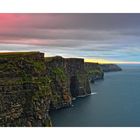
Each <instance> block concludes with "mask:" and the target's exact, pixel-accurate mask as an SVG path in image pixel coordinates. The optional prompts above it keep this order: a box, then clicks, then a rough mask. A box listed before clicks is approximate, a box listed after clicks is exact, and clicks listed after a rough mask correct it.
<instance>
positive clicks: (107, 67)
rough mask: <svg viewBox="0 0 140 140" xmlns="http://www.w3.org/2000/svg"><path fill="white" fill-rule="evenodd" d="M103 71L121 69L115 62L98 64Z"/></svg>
mask: <svg viewBox="0 0 140 140" xmlns="http://www.w3.org/2000/svg"><path fill="white" fill-rule="evenodd" d="M100 67H101V69H102V70H103V71H104V72H113V71H121V70H122V69H121V68H120V67H119V66H118V65H116V64H100Z"/></svg>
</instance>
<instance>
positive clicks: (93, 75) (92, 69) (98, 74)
mask: <svg viewBox="0 0 140 140" xmlns="http://www.w3.org/2000/svg"><path fill="white" fill-rule="evenodd" d="M85 70H86V73H87V75H88V78H89V80H90V82H92V83H94V81H95V80H100V79H103V78H104V72H103V70H102V68H101V67H100V65H99V64H98V63H89V62H86V63H85Z"/></svg>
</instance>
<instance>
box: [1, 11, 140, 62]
mask: <svg viewBox="0 0 140 140" xmlns="http://www.w3.org/2000/svg"><path fill="white" fill-rule="evenodd" d="M7 51H8V52H9V51H41V52H44V53H45V55H46V56H56V55H57V56H58V55H59V56H63V57H78V58H79V57H80V58H84V59H85V61H88V62H99V63H132V64H137V63H138V64H140V14H95V13H94V14H88V13H87V14H84V13H79V14H78V13H77V14H70V13H69V14H0V52H7Z"/></svg>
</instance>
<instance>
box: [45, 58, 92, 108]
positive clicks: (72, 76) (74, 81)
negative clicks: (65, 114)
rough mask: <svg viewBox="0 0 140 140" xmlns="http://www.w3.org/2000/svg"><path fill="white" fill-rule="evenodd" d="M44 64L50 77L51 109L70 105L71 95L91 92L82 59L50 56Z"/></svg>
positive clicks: (83, 94) (76, 95)
mask: <svg viewBox="0 0 140 140" xmlns="http://www.w3.org/2000/svg"><path fill="white" fill-rule="evenodd" d="M45 64H46V72H47V74H48V75H49V77H50V79H51V86H50V87H51V90H52V97H51V108H52V109H57V108H62V107H66V106H70V105H71V103H72V98H73V97H78V96H85V95H88V94H90V93H91V91H90V87H89V81H88V77H87V76H86V73H85V69H84V60H83V59H76V58H70V59H65V58H62V57H59V56H58V57H50V58H46V59H45Z"/></svg>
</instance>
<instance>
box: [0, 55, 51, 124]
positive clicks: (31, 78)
mask: <svg viewBox="0 0 140 140" xmlns="http://www.w3.org/2000/svg"><path fill="white" fill-rule="evenodd" d="M43 61H44V54H42V53H31V54H30V53H19V54H17V53H16V54H13V53H12V54H0V81H1V82H0V126H51V121H50V118H49V115H48V111H49V91H50V89H49V86H48V84H47V83H48V81H47V77H45V65H44V62H43Z"/></svg>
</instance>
